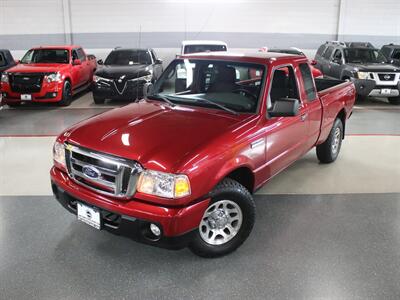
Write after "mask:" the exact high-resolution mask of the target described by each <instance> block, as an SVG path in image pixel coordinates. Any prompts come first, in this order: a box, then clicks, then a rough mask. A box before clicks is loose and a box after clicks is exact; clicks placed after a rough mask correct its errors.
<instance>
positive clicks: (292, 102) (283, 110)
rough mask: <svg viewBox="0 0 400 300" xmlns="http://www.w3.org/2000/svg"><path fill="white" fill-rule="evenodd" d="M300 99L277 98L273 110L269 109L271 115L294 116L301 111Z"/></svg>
mask: <svg viewBox="0 0 400 300" xmlns="http://www.w3.org/2000/svg"><path fill="white" fill-rule="evenodd" d="M299 107H300V101H299V100H298V99H293V98H281V99H279V100H276V101H275V103H274V106H273V107H272V110H271V111H269V112H268V113H269V115H270V117H294V116H296V115H297V114H298V113H299Z"/></svg>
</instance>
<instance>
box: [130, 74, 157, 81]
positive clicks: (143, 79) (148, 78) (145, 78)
mask: <svg viewBox="0 0 400 300" xmlns="http://www.w3.org/2000/svg"><path fill="white" fill-rule="evenodd" d="M152 77H153V75H151V74H149V75H145V76H141V77H138V78H133V79H129V80H130V81H147V82H149V81H151V78H152Z"/></svg>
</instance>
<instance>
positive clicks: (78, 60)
mask: <svg viewBox="0 0 400 300" xmlns="http://www.w3.org/2000/svg"><path fill="white" fill-rule="evenodd" d="M72 64H73V65H74V66H79V65H81V64H82V62H81V60H80V59H74V60H73V61H72Z"/></svg>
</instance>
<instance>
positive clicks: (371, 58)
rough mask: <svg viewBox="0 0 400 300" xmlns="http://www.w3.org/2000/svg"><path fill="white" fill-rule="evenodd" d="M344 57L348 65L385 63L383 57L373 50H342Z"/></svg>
mask: <svg viewBox="0 0 400 300" xmlns="http://www.w3.org/2000/svg"><path fill="white" fill-rule="evenodd" d="M344 57H345V60H346V62H348V63H363V64H365V63H385V62H386V59H385V57H384V56H383V55H382V54H381V53H380V52H379V51H378V50H375V49H367V48H353V49H351V48H350V49H344Z"/></svg>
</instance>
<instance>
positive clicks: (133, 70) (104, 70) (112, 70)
mask: <svg viewBox="0 0 400 300" xmlns="http://www.w3.org/2000/svg"><path fill="white" fill-rule="evenodd" d="M149 74H150V67H149V66H148V65H131V66H111V65H104V66H102V67H100V68H99V70H98V71H96V75H97V76H100V77H104V78H109V79H118V78H120V77H121V76H125V77H126V79H132V78H137V77H141V76H145V75H149Z"/></svg>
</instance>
